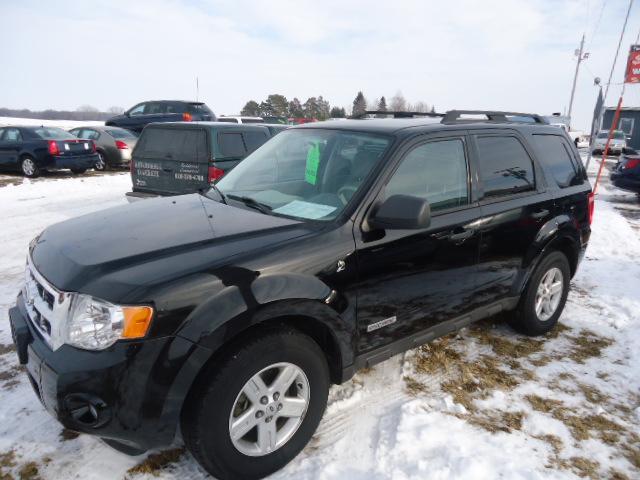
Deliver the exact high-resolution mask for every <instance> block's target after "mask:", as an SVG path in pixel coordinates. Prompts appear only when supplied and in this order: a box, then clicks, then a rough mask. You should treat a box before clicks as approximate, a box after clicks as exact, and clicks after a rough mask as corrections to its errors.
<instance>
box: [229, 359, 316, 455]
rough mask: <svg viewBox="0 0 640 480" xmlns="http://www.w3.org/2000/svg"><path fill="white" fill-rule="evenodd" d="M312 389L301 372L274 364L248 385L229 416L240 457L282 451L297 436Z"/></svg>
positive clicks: (230, 431)
mask: <svg viewBox="0 0 640 480" xmlns="http://www.w3.org/2000/svg"><path fill="white" fill-rule="evenodd" d="M309 399H310V387H309V380H308V379H307V376H306V375H305V373H304V372H303V371H302V369H301V368H300V367H298V366H296V365H294V364H292V363H284V362H283V363H275V364H273V365H269V366H268V367H266V368H264V369H262V370H261V371H260V372H258V373H256V374H255V375H254V376H253V377H251V378H250V379H249V381H248V382H247V383H245V385H244V387H242V390H241V391H240V393H238V395H237V397H236V400H235V402H234V403H233V407H232V409H231V413H230V415H229V435H230V437H231V442H232V443H233V446H234V447H235V448H236V449H237V450H238V451H240V452H241V453H243V454H245V455H248V456H252V457H259V456H264V455H268V454H270V453H272V452H274V451H275V450H277V449H278V448H280V447H282V446H283V445H284V444H285V443H287V442H288V441H289V439H291V437H292V436H293V435H294V434H295V433H296V431H297V430H298V428H299V427H300V425H301V424H302V421H303V420H304V417H305V414H306V413H307V409H308V407H309Z"/></svg>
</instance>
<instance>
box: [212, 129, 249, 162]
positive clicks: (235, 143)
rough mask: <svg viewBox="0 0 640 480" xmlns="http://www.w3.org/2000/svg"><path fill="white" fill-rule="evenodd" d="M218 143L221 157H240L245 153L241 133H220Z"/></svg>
mask: <svg viewBox="0 0 640 480" xmlns="http://www.w3.org/2000/svg"><path fill="white" fill-rule="evenodd" d="M218 141H219V142H220V153H222V156H223V157H242V156H244V155H245V153H246V152H247V151H246V149H245V147H244V142H243V141H242V134H241V133H221V134H220V136H219V137H218Z"/></svg>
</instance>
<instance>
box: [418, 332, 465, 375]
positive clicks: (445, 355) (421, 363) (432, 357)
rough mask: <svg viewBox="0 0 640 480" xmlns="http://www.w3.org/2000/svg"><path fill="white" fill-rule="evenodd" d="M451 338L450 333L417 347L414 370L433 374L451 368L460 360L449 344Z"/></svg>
mask: <svg viewBox="0 0 640 480" xmlns="http://www.w3.org/2000/svg"><path fill="white" fill-rule="evenodd" d="M453 338H454V335H453V334H450V335H447V336H444V337H442V338H440V339H438V340H435V341H433V342H431V343H427V344H426V345H422V346H421V347H420V348H418V349H417V351H416V355H415V359H414V363H415V369H416V371H417V372H418V373H423V374H433V373H436V372H439V371H441V370H445V371H449V370H451V368H453V367H454V366H455V365H456V363H457V362H458V361H460V360H461V355H460V354H459V353H458V352H457V351H456V350H455V349H454V348H453V346H451V344H450V343H451V340H452V339H453Z"/></svg>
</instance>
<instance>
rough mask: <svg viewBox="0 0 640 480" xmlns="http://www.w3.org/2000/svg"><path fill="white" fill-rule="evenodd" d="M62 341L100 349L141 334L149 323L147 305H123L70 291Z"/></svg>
mask: <svg viewBox="0 0 640 480" xmlns="http://www.w3.org/2000/svg"><path fill="white" fill-rule="evenodd" d="M69 313H70V315H69V317H68V320H67V325H66V327H67V328H66V329H65V330H66V332H65V333H66V338H65V339H64V343H67V344H69V345H73V346H74V347H78V348H84V349H87V350H104V349H105V348H108V347H110V346H111V345H113V344H114V343H115V342H116V341H118V340H120V339H133V338H142V337H144V336H145V335H146V333H147V331H148V330H149V326H150V325H151V318H152V317H153V309H152V308H151V307H149V306H135V307H128V306H127V307H124V306H119V305H114V304H112V303H108V302H105V301H103V300H98V299H96V298H93V297H91V296H89V295H81V294H74V297H73V299H72V302H71V311H70V312H69Z"/></svg>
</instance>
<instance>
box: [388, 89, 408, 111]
mask: <svg viewBox="0 0 640 480" xmlns="http://www.w3.org/2000/svg"><path fill="white" fill-rule="evenodd" d="M389 107H390V108H391V110H392V111H394V112H404V111H406V110H407V100H406V99H405V98H404V97H403V96H402V92H401V91H400V90H398V92H397V93H396V94H395V95H394V96H393V97H392V98H391V101H390V102H389Z"/></svg>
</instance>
